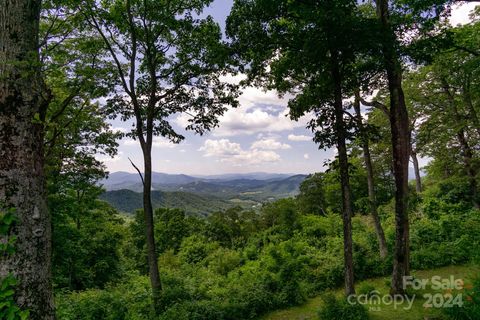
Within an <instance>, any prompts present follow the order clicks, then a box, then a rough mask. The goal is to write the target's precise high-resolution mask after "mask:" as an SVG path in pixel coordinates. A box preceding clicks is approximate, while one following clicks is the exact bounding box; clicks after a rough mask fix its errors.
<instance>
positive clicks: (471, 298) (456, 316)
mask: <svg viewBox="0 0 480 320" xmlns="http://www.w3.org/2000/svg"><path fill="white" fill-rule="evenodd" d="M462 301H463V306H457V305H455V306H453V307H452V308H444V309H443V313H444V314H445V315H446V316H447V319H452V320H474V319H480V278H477V279H475V281H474V282H473V287H472V288H471V289H465V290H464V291H463V292H462Z"/></svg>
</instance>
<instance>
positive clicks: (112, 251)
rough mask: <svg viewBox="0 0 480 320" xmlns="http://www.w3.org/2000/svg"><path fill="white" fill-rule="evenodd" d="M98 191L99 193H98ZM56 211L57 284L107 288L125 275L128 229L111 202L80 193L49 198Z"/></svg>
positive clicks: (55, 268) (54, 236)
mask: <svg viewBox="0 0 480 320" xmlns="http://www.w3.org/2000/svg"><path fill="white" fill-rule="evenodd" d="M97 194H98V193H97ZM49 204H50V211H51V213H52V214H53V219H52V220H53V277H54V282H55V286H56V287H58V288H68V289H70V290H81V289H87V288H103V287H104V286H105V285H106V284H107V283H108V282H111V281H115V280H118V279H119V278H120V276H121V275H122V272H123V271H122V267H121V261H120V260H121V255H120V248H121V245H122V243H123V241H124V237H125V233H126V228H125V227H124V221H123V219H122V218H121V217H119V216H118V215H117V212H116V211H115V210H114V209H112V208H111V207H110V206H109V205H108V204H106V203H105V202H103V201H100V200H94V199H91V198H90V202H89V200H88V196H85V197H84V198H82V199H81V200H80V199H79V198H77V194H76V193H72V192H69V193H64V194H63V195H52V196H50V197H49Z"/></svg>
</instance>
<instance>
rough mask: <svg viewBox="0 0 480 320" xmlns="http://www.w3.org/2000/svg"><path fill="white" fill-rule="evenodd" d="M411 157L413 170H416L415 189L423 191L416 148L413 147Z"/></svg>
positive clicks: (418, 191)
mask: <svg viewBox="0 0 480 320" xmlns="http://www.w3.org/2000/svg"><path fill="white" fill-rule="evenodd" d="M410 157H411V158H412V162H413V170H414V171H415V191H417V193H420V192H422V177H421V176H420V166H419V165H418V158H417V152H416V151H415V150H414V149H412V153H411V155H410Z"/></svg>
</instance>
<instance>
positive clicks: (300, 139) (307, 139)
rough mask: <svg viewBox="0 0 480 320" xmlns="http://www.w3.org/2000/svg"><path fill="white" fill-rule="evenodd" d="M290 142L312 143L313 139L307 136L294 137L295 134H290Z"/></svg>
mask: <svg viewBox="0 0 480 320" xmlns="http://www.w3.org/2000/svg"><path fill="white" fill-rule="evenodd" d="M288 140H290V141H312V137H309V136H305V135H298V136H297V135H294V134H289V135H288Z"/></svg>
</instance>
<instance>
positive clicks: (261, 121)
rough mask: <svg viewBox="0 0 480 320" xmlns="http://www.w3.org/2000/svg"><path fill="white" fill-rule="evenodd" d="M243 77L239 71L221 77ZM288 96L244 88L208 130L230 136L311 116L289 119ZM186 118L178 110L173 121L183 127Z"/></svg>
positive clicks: (302, 122) (284, 127) (278, 128)
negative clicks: (236, 102) (233, 102)
mask: <svg viewBox="0 0 480 320" xmlns="http://www.w3.org/2000/svg"><path fill="white" fill-rule="evenodd" d="M243 78H244V76H243V75H239V76H231V75H229V76H225V81H227V82H232V83H236V82H238V81H239V79H243ZM291 98H292V96H291V95H285V96H284V97H282V98H279V97H278V94H277V92H276V91H273V90H269V91H264V90H262V89H261V88H257V87H247V88H244V89H243V92H242V94H241V95H240V97H239V98H238V101H239V105H240V106H239V107H238V108H236V109H233V108H231V109H229V110H228V111H227V112H225V114H224V115H223V116H221V117H219V127H218V128H215V129H214V130H213V131H212V134H213V135H214V136H217V137H231V136H238V135H253V134H257V133H260V132H266V133H271V132H282V131H291V130H293V129H295V128H303V127H305V126H306V124H307V122H308V121H309V120H310V119H311V116H310V115H309V116H306V117H303V118H301V119H299V121H298V122H295V121H292V120H290V118H289V117H288V116H287V115H288V107H287V104H288V100H290V99H291ZM189 118H190V116H188V115H187V114H181V115H179V116H178V117H177V118H176V120H175V122H176V124H177V125H179V126H180V127H184V128H185V127H186V126H187V125H188V124H189V123H188V119H189Z"/></svg>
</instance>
